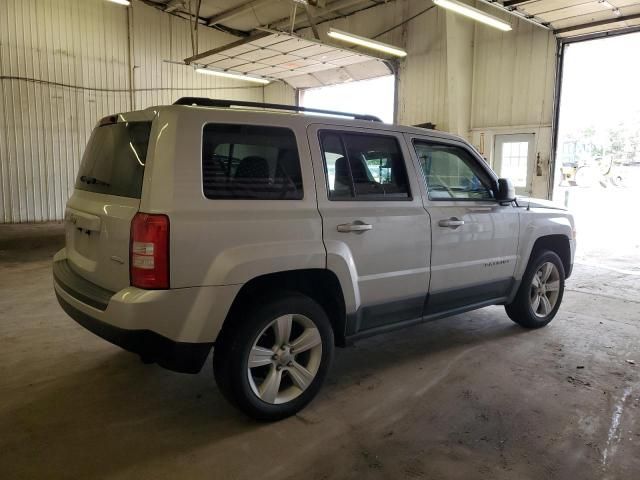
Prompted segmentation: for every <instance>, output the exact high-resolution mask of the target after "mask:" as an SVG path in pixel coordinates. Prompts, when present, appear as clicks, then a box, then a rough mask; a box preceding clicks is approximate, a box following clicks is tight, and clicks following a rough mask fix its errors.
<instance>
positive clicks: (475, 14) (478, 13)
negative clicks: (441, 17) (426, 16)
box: [433, 0, 511, 32]
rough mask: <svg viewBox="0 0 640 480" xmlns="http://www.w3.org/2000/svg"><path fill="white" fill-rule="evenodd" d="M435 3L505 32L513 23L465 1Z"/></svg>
mask: <svg viewBox="0 0 640 480" xmlns="http://www.w3.org/2000/svg"><path fill="white" fill-rule="evenodd" d="M433 3H435V4H436V5H438V6H439V7H442V8H446V9H447V10H451V11H452V12H456V13H459V14H460V15H464V16H465V17H469V18H471V19H473V20H476V21H478V22H481V23H484V24H485V25H489V26H491V27H494V28H497V29H498V30H502V31H503V32H508V31H509V30H511V25H509V24H508V23H506V22H503V21H502V20H500V19H498V18H496V17H494V16H492V15H489V14H488V13H484V12H483V11H482V10H478V9H477V8H473V7H470V6H469V5H465V4H464V3H460V2H458V1H456V0H433Z"/></svg>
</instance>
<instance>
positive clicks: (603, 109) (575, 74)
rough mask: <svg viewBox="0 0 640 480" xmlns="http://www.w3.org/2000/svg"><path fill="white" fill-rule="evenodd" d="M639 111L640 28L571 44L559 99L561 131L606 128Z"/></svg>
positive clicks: (625, 119) (566, 56)
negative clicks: (632, 31) (592, 127)
mask: <svg viewBox="0 0 640 480" xmlns="http://www.w3.org/2000/svg"><path fill="white" fill-rule="evenodd" d="M639 112H640V32H638V33H631V34H627V35H619V36H615V37H610V38H605V39H599V40H590V41H585V42H579V43H573V44H569V45H568V46H567V48H566V50H565V63H564V72H563V83H562V94H561V100H560V124H559V128H560V135H561V136H562V134H563V132H566V131H567V130H579V129H581V128H585V127H589V126H595V127H596V129H597V128H598V126H600V127H604V128H607V127H609V126H614V125H617V124H618V123H619V122H625V121H629V120H630V119H631V118H632V117H633V115H634V114H636V115H637V114H638V113H639Z"/></svg>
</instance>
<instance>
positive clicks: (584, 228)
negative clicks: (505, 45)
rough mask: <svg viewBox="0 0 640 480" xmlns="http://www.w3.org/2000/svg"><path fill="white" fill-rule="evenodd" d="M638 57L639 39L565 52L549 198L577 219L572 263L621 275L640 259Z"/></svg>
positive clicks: (582, 44) (579, 44) (588, 44)
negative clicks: (639, 220) (593, 264)
mask: <svg viewBox="0 0 640 480" xmlns="http://www.w3.org/2000/svg"><path fill="white" fill-rule="evenodd" d="M638 51H640V32H638V33H631V34H627V35H620V36H615V37H611V38H604V39H597V40H589V41H584V42H577V43H570V44H568V45H567V46H566V49H565V54H564V65H563V78H562V91H561V97H560V111H559V126H558V139H557V151H556V171H555V186H554V187H555V188H554V196H553V199H554V201H556V202H558V203H562V204H564V205H566V206H568V207H569V208H570V209H571V210H572V211H573V212H574V214H575V216H576V223H577V232H578V252H577V253H578V260H579V261H585V262H586V261H587V257H588V258H589V259H590V260H589V261H590V262H594V261H595V260H594V259H596V258H597V259H599V260H598V261H597V262H598V263H599V265H600V266H602V265H605V266H608V267H610V268H613V269H619V270H624V271H627V270H629V267H628V265H629V264H630V263H629V255H631V256H632V258H635V259H638V258H640V235H639V234H640V231H639V229H638V225H637V222H636V219H637V217H638V213H637V209H636V207H635V205H636V203H637V193H636V194H634V192H637V188H638V186H639V185H640V88H638V85H639V82H640V62H629V61H628V57H627V55H628V54H629V52H638ZM603 225H605V227H603ZM612 233H615V234H613V235H612ZM623 257H624V258H625V260H622V259H623ZM632 263H636V264H637V262H632ZM637 273H638V274H640V272H637Z"/></svg>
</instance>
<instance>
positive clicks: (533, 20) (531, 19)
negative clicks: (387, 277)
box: [479, 0, 551, 30]
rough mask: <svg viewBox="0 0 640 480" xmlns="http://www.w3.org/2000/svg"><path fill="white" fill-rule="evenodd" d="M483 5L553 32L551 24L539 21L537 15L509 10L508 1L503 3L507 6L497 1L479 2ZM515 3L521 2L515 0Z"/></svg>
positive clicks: (483, 0)
mask: <svg viewBox="0 0 640 480" xmlns="http://www.w3.org/2000/svg"><path fill="white" fill-rule="evenodd" d="M479 1H480V2H481V3H483V4H485V5H488V6H490V7H493V8H497V9H498V10H500V11H501V12H505V13H508V14H509V15H512V16H514V17H516V18H517V19H519V20H523V21H525V22H529V23H531V24H533V25H535V26H537V27H540V28H544V29H545V30H551V29H550V28H549V24H548V23H547V22H543V21H542V20H540V19H538V18H536V17H535V15H526V14H525V13H523V12H520V11H518V10H516V9H515V8H514V7H512V8H508V7H507V6H506V3H508V2H507V0H505V1H504V2H503V3H504V4H505V5H500V4H499V3H498V2H496V1H495V0H479ZM514 1H519V0H514ZM527 1H529V0H527ZM519 3H524V1H520V2H519Z"/></svg>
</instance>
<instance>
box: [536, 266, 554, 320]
mask: <svg viewBox="0 0 640 480" xmlns="http://www.w3.org/2000/svg"><path fill="white" fill-rule="evenodd" d="M559 294H560V272H559V271H558V267H556V265H554V264H553V263H552V262H545V263H543V264H542V265H541V266H540V268H538V270H537V271H536V273H535V274H534V275H533V279H532V281H531V291H530V293H529V304H530V305H531V311H533V313H534V314H535V316H536V317H538V318H544V317H546V316H547V315H549V314H550V313H551V312H552V311H553V309H554V307H555V306H556V303H557V301H558V295H559Z"/></svg>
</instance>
